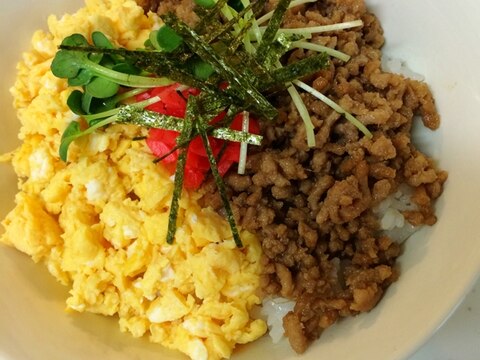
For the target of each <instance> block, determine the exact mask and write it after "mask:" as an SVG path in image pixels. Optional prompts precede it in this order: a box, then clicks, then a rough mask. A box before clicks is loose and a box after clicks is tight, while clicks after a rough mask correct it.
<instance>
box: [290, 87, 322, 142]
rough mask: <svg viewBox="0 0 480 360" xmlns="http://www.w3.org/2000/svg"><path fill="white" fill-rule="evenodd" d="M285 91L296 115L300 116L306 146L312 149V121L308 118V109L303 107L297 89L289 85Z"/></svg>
mask: <svg viewBox="0 0 480 360" xmlns="http://www.w3.org/2000/svg"><path fill="white" fill-rule="evenodd" d="M287 91H288V93H289V94H290V97H291V98H292V101H293V104H294V105H295V107H296V108H297V110H298V113H299V114H300V117H301V118H302V120H303V124H304V125H305V133H306V135H307V145H308V147H314V146H315V133H314V132H313V129H314V127H313V123H312V119H311V118H310V115H309V113H308V109H307V107H306V106H305V103H304V102H303V100H302V98H301V97H300V94H299V93H298V91H297V89H295V87H294V86H293V85H290V86H289V87H288V88H287Z"/></svg>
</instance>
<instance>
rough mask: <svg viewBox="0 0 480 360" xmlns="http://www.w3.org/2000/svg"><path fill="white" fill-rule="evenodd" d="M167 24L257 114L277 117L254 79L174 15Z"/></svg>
mask: <svg viewBox="0 0 480 360" xmlns="http://www.w3.org/2000/svg"><path fill="white" fill-rule="evenodd" d="M162 19H163V20H164V21H165V23H166V24H168V25H169V26H171V27H172V28H173V29H175V31H176V32H177V33H178V34H180V35H181V36H182V37H183V40H184V41H185V43H186V44H187V46H188V47H189V48H190V50H192V52H194V53H196V54H198V55H199V56H200V57H201V58H202V59H203V60H204V61H206V62H208V63H209V64H210V65H212V66H213V68H214V69H215V71H216V72H217V73H218V74H219V75H221V76H222V77H223V78H224V79H225V80H226V81H227V82H228V84H229V86H230V88H232V90H234V91H235V93H236V94H237V96H238V97H239V98H240V99H241V100H242V101H243V102H246V103H249V104H250V106H251V107H252V108H253V109H255V112H256V113H257V114H259V115H261V116H264V117H265V118H267V119H270V120H272V119H274V118H275V117H276V116H277V113H278V111H277V109H276V108H275V107H274V106H273V105H272V104H271V103H270V102H269V101H268V100H267V99H266V98H265V97H264V96H263V95H262V94H261V93H260V92H259V91H258V89H256V88H255V87H254V86H253V85H252V84H253V82H254V79H249V78H246V77H245V76H244V75H242V74H241V73H240V72H239V71H238V70H237V69H235V68H234V67H233V66H231V65H230V64H229V61H228V59H224V58H222V56H221V55H220V54H218V53H217V52H216V51H215V50H214V49H213V48H212V47H211V46H210V45H209V44H208V43H206V42H205V41H204V40H203V39H202V38H201V36H200V35H199V34H197V33H196V32H195V31H194V30H193V29H191V28H189V27H188V26H187V25H186V24H185V23H183V22H182V21H180V20H179V19H178V18H177V17H176V16H175V15H173V14H166V15H163V16H162Z"/></svg>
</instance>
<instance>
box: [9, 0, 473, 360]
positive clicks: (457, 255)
mask: <svg viewBox="0 0 480 360" xmlns="http://www.w3.org/2000/svg"><path fill="white" fill-rule="evenodd" d="M367 4H368V5H369V6H370V8H371V10H372V11H373V12H375V13H376V14H377V15H378V16H379V17H380V19H381V21H382V25H383V27H384V29H385V33H386V39H387V43H386V46H385V53H386V54H387V55H389V56H391V57H394V58H400V59H404V60H406V62H407V64H408V67H409V68H411V69H412V70H414V71H415V72H417V73H420V74H422V75H424V76H425V78H426V81H427V82H428V83H429V84H430V86H431V88H432V89H433V92H434V95H435V97H436V101H437V105H438V108H439V111H440V114H441V116H442V121H443V122H442V125H441V128H440V130H438V131H436V132H428V131H420V132H418V133H417V134H416V139H417V141H418V142H419V143H420V144H421V147H422V149H423V150H425V151H426V152H427V153H428V154H430V155H432V156H434V157H435V158H436V159H437V160H438V162H439V165H440V166H441V167H442V168H444V169H446V170H448V171H449V173H450V175H449V180H448V182H447V184H446V188H445V193H444V195H443V196H442V198H441V199H440V201H439V202H438V203H437V210H438V213H437V214H438V219H439V220H438V223H437V224H436V225H435V226H434V227H432V228H428V229H427V228H425V229H423V230H421V231H420V232H418V233H416V234H415V235H414V236H413V237H412V238H410V239H409V240H408V241H407V244H406V248H405V253H404V254H403V255H402V257H401V259H400V266H401V270H402V275H401V277H400V280H399V281H398V282H397V283H395V284H394V285H392V286H391V287H390V288H389V289H388V291H387V293H386V295H385V297H384V299H383V300H382V301H381V303H380V304H379V306H377V307H376V308H375V309H374V310H373V311H371V312H370V313H368V314H363V315H361V316H358V317H357V318H355V319H349V320H346V321H342V322H341V323H339V324H337V325H335V326H333V327H332V328H330V329H329V330H327V331H326V332H325V333H324V335H323V336H322V338H321V339H320V340H319V341H317V342H316V343H315V344H314V345H313V346H312V347H311V348H310V349H309V350H308V351H307V353H306V354H304V355H303V356H302V358H303V359H305V360H308V359H317V358H330V359H344V360H348V359H352V360H353V359H355V360H360V359H369V360H370V359H401V358H405V357H407V356H408V355H409V354H411V353H412V352H413V351H414V350H415V349H416V348H418V347H419V346H420V345H421V344H422V343H423V342H424V341H426V339H427V338H428V337H429V336H431V334H432V333H433V332H434V331H435V329H436V328H438V327H439V326H440V325H441V324H442V322H443V321H444V320H445V319H446V318H447V316H448V315H449V314H450V312H451V311H453V309H454V307H455V305H456V304H457V303H458V302H459V301H460V300H461V298H462V297H463V296H464V295H465V293H466V292H467V291H468V289H469V288H470V286H471V285H472V284H473V282H474V280H475V278H476V276H477V275H478V273H479V269H480V246H478V242H479V241H480V230H479V228H478V226H476V225H477V224H476V210H477V209H478V205H477V203H478V202H479V201H480V191H479V188H480V187H479V186H478V180H477V179H478V178H480V167H479V166H478V162H477V159H476V154H477V152H478V145H477V140H476V134H477V133H479V132H480V122H478V121H477V119H476V116H477V115H476V114H477V112H478V108H479V106H480V85H479V82H478V81H475V80H478V78H479V75H480V71H479V70H478V66H477V63H476V61H477V60H478V59H480V48H478V47H475V46H472V45H473V44H477V43H478V42H479V40H480V37H479V35H478V31H477V30H476V29H477V27H476V24H477V23H478V21H479V20H480V2H477V1H475V0H465V1H464V3H462V5H463V6H461V7H460V6H458V5H457V4H456V3H455V2H451V1H449V0H425V1H420V2H419V1H415V0H403V1H389V2H385V1H382V0H368V1H367ZM80 5H81V1H80V0H75V1H69V2H66V1H62V0H46V1H43V2H41V3H40V2H32V1H30V0H16V1H15V2H3V3H2V5H0V7H1V10H2V11H1V12H0V46H1V48H2V49H3V53H2V56H1V57H0V68H1V69H3V71H4V76H2V83H1V87H0V108H1V109H2V114H3V121H2V124H3V139H2V141H1V142H0V152H2V153H3V152H6V151H9V150H12V149H14V148H15V146H17V145H18V143H19V142H18V140H17V138H16V134H17V131H18V128H19V125H18V123H17V120H16V117H15V114H14V111H13V109H12V107H11V96H10V94H9V93H8V88H9V87H10V86H11V85H12V84H13V81H14V76H15V63H16V62H17V61H18V60H19V59H20V53H21V51H22V50H27V49H28V47H29V39H30V37H31V34H32V33H33V31H34V30H36V29H38V28H46V18H47V15H48V14H52V13H54V14H57V15H61V14H63V13H64V12H65V11H72V10H74V9H76V8H78V7H79V6H80ZM12 21H14V22H15V24H17V26H15V30H14V31H12V30H13V29H12V26H11V25H10V24H12ZM445 24H451V25H452V27H454V28H455V31H452V30H451V27H450V26H448V27H447V26H445ZM458 34H461V41H459V35H458ZM0 187H1V189H2V191H1V198H0V216H2V218H3V216H4V215H5V214H6V213H7V212H8V211H9V210H10V209H11V208H12V207H13V200H14V195H15V191H16V177H15V176H14V173H13V170H12V169H11V167H10V166H9V165H6V164H0ZM0 289H2V290H0V293H1V294H2V295H1V296H0V358H4V359H23V358H42V359H48V358H56V357H58V356H60V354H68V357H69V358H70V359H84V358H96V357H98V355H99V354H102V357H103V358H104V359H134V358H138V359H158V357H159V356H160V357H161V358H180V356H179V355H177V354H176V353H173V352H169V351H168V350H165V349H163V348H161V347H159V346H156V345H152V344H149V343H148V341H147V340H146V339H133V338H132V337H131V336H130V335H127V334H121V333H120V332H119V330H118V325H117V323H116V319H115V318H104V317H101V316H96V315H92V314H67V313H65V312H63V311H62V310H63V309H64V308H65V305H64V301H65V298H66V296H67V290H66V289H65V288H63V287H62V286H61V285H59V284H57V283H56V282H55V280H54V279H53V278H51V277H50V275H49V274H48V273H47V271H46V269H44V267H42V266H39V265H35V264H33V262H32V261H31V260H30V259H28V258H27V257H26V256H24V255H22V254H20V253H17V252H16V251H14V250H12V249H9V248H5V247H3V246H2V247H0ZM265 354H269V355H268V358H269V359H294V358H297V357H296V355H295V354H294V353H293V352H292V350H290V349H289V346H288V344H287V343H286V341H284V342H282V343H281V344H278V345H272V344H271V343H270V341H269V339H268V338H267V337H265V338H263V339H261V340H260V341H257V342H256V343H255V344H252V345H249V346H244V347H241V348H240V349H239V351H238V352H236V355H235V358H237V359H251V358H254V357H255V356H256V357H259V358H265Z"/></svg>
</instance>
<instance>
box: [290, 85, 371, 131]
mask: <svg viewBox="0 0 480 360" xmlns="http://www.w3.org/2000/svg"><path fill="white" fill-rule="evenodd" d="M293 83H294V84H295V85H297V86H298V87H300V88H302V89H303V90H305V91H306V92H308V93H309V94H311V95H313V96H315V97H316V98H317V99H319V100H321V101H322V102H324V103H325V104H326V105H328V106H330V107H331V108H332V109H333V110H335V111H336V112H338V113H339V114H342V115H344V116H345V118H346V119H347V120H348V121H350V122H351V123H352V124H353V125H355V126H356V127H357V128H358V130H360V131H361V132H362V133H363V134H365V136H366V137H368V138H372V137H373V135H372V133H371V132H370V130H368V129H367V127H366V126H365V125H363V124H362V123H361V122H360V120H358V119H357V118H356V117H355V116H353V115H352V114H350V113H349V112H347V111H346V110H345V109H344V108H342V107H341V106H340V105H338V104H337V103H336V102H334V101H332V100H331V99H329V98H328V97H326V96H325V95H323V94H322V93H321V92H320V91H317V90H315V89H314V88H312V87H311V86H308V85H307V84H305V83H304V82H301V81H298V80H294V81H293Z"/></svg>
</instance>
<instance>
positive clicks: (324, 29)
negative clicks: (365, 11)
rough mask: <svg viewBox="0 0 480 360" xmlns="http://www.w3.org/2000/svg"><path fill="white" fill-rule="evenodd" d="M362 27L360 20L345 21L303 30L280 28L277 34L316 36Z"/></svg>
mask: <svg viewBox="0 0 480 360" xmlns="http://www.w3.org/2000/svg"><path fill="white" fill-rule="evenodd" d="M362 25H363V21H362V20H353V21H347V22H343V23H337V24H331V25H321V26H309V27H303V28H282V29H278V32H279V33H284V34H300V35H303V34H318V33H322V32H327V31H338V30H345V29H351V28H354V27H357V26H362ZM266 28H267V27H266V26H261V27H260V30H261V31H265V29H266Z"/></svg>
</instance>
